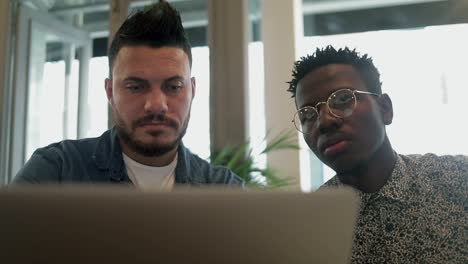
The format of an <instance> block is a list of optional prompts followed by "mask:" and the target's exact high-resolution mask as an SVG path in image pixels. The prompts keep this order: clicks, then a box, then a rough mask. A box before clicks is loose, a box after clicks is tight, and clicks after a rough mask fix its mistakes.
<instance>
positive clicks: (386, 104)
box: [378, 94, 393, 125]
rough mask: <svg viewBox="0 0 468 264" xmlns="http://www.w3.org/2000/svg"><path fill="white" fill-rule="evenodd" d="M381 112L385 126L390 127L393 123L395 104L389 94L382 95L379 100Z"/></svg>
mask: <svg viewBox="0 0 468 264" xmlns="http://www.w3.org/2000/svg"><path fill="white" fill-rule="evenodd" d="M378 102H379V107H380V112H381V113H382V120H383V122H384V124H385V125H390V124H391V123H392V121H393V104H392V99H390V97H389V96H388V94H382V96H380V98H379V100H378Z"/></svg>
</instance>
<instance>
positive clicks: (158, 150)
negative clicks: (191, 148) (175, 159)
mask: <svg viewBox="0 0 468 264" xmlns="http://www.w3.org/2000/svg"><path fill="white" fill-rule="evenodd" d="M177 146H178V144H177V142H172V143H166V144H163V143H157V144H155V143H152V144H145V143H143V142H134V143H133V144H131V146H130V147H131V148H132V149H133V150H134V151H135V152H137V153H138V154H140V155H143V156H145V157H158V156H162V155H164V154H166V153H168V152H171V151H173V150H175V149H176V148H177Z"/></svg>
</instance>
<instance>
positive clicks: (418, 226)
mask: <svg viewBox="0 0 468 264" xmlns="http://www.w3.org/2000/svg"><path fill="white" fill-rule="evenodd" d="M467 183H468V157H466V156H461V155H458V156H436V155H434V154H426V155H408V156H405V155H398V159H397V162H396V165H395V168H394V170H393V172H392V175H391V177H390V179H389V180H388V182H387V183H386V184H385V185H384V186H383V187H382V188H381V189H380V190H379V191H378V192H375V193H362V192H359V191H358V193H359V195H360V197H361V206H360V212H359V218H358V220H357V226H356V230H355V237H354V244H353V253H352V263H465V264H466V263H468V216H467V209H468V203H467V197H468V188H467V187H468V184H467ZM341 184H342V183H340V181H339V179H338V178H337V176H335V177H333V178H332V179H330V180H329V181H328V182H326V183H325V184H324V186H339V185H341Z"/></svg>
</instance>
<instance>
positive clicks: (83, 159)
mask: <svg viewBox="0 0 468 264" xmlns="http://www.w3.org/2000/svg"><path fill="white" fill-rule="evenodd" d="M79 182H81V183H110V182H116V183H127V184H131V181H130V179H129V177H128V175H127V170H126V168H125V163H124V161H123V157H122V150H121V148H120V144H119V140H118V137H117V131H116V129H115V128H112V129H110V130H108V131H106V132H104V134H102V135H101V136H100V137H98V138H86V139H80V140H64V141H61V142H58V143H54V144H51V145H49V146H47V147H44V148H39V149H37V150H36V151H35V152H34V153H33V155H32V156H31V158H30V159H29V160H28V162H26V164H25V165H24V167H23V168H22V169H21V170H20V171H19V172H18V174H17V175H16V177H15V178H14V179H13V183H79ZM175 182H176V184H190V185H203V184H228V185H243V181H242V180H241V179H240V178H239V177H238V176H237V175H236V174H234V173H233V172H232V171H231V170H229V169H227V168H224V167H221V166H213V165H211V164H209V163H208V162H207V161H206V160H203V159H201V158H200V157H198V156H197V155H195V154H192V153H191V152H190V150H189V149H187V148H186V147H184V146H183V144H182V143H181V144H180V145H179V148H178V158H177V167H176V168H175Z"/></svg>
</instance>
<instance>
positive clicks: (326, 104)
mask: <svg viewBox="0 0 468 264" xmlns="http://www.w3.org/2000/svg"><path fill="white" fill-rule="evenodd" d="M321 105H325V108H326V109H328V100H327V101H323V102H318V103H317V104H316V105H315V106H314V109H315V111H316V112H317V119H319V118H320V114H321V109H320V106H321ZM322 109H323V107H322ZM328 110H330V109H328ZM328 112H329V111H328Z"/></svg>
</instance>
